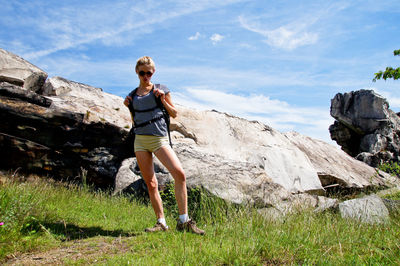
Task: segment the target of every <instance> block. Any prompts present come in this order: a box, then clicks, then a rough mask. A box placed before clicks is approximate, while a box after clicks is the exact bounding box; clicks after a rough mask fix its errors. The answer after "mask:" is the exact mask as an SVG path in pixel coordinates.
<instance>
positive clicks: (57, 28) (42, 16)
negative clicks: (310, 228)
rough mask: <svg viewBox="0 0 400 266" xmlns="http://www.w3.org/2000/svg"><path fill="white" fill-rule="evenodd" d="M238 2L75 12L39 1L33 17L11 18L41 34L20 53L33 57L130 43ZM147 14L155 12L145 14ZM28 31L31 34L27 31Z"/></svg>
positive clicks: (197, 0) (124, 4) (91, 7)
mask: <svg viewBox="0 0 400 266" xmlns="http://www.w3.org/2000/svg"><path fill="white" fill-rule="evenodd" d="M240 1H243V0H231V1H224V2H218V1H209V0H193V1H180V0H177V1H172V2H170V1H168V2H159V1H152V0H149V1H146V2H145V3H141V2H140V3H139V4H137V6H133V4H132V3H131V2H129V1H121V2H117V3H112V4H110V3H96V4H92V3H83V4H82V5H81V6H80V9H81V11H82V12H76V11H77V10H76V8H74V7H69V6H68V5H67V6H65V5H60V6H46V7H45V8H43V7H42V5H43V4H42V3H41V2H40V1H38V3H35V4H31V5H33V7H34V8H32V10H34V9H38V12H36V14H35V16H25V14H24V13H21V14H20V15H19V16H21V18H20V19H19V18H18V17H17V18H14V19H13V21H17V23H18V25H19V27H20V28H29V27H34V28H35V29H34V30H32V32H35V35H36V36H37V35H40V36H44V38H42V40H41V42H37V43H36V47H32V48H31V49H29V50H25V51H23V52H21V55H22V56H23V57H24V58H26V59H28V60H32V59H36V58H40V57H43V56H47V55H49V54H53V53H55V52H58V51H63V50H68V49H72V48H77V47H82V46H85V45H87V44H90V43H94V42H101V43H103V44H104V45H107V46H110V45H118V46H123V45H130V44H131V43H132V41H133V40H134V39H135V38H139V37H140V36H141V35H143V34H148V33H151V32H153V30H154V28H155V26H156V25H157V24H160V23H164V22H166V21H169V20H173V19H176V18H179V17H182V16H185V15H189V14H192V13H194V12H201V11H204V10H207V9H214V8H220V7H223V6H226V5H230V4H232V3H236V2H240ZM40 8H43V9H40ZM166 10H168V11H166ZM44 11H45V12H44ZM109 14H118V16H109ZM148 14H157V15H152V16H148ZM29 15H31V14H29ZM4 19H5V18H4ZM27 34H28V35H29V34H30V33H29V32H27ZM24 37H26V36H24ZM194 37H196V35H195V36H194ZM198 37H199V36H198ZM221 37H222V36H221V35H215V39H214V40H213V41H214V42H218V41H220V40H221Z"/></svg>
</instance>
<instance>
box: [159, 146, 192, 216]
mask: <svg viewBox="0 0 400 266" xmlns="http://www.w3.org/2000/svg"><path fill="white" fill-rule="evenodd" d="M154 154H155V155H156V156H157V158H158V159H159V160H160V162H161V163H162V164H163V165H164V166H165V167H166V168H167V169H168V171H169V172H170V173H171V175H172V177H173V178H174V180H175V198H176V202H177V203H178V211H179V214H187V213H188V207H187V189H186V176H185V172H184V171H183V168H182V165H181V162H180V161H179V159H178V157H177V156H176V154H175V152H174V151H173V150H172V149H171V147H170V146H163V147H161V148H160V149H158V150H157V151H156V152H155V153H154Z"/></svg>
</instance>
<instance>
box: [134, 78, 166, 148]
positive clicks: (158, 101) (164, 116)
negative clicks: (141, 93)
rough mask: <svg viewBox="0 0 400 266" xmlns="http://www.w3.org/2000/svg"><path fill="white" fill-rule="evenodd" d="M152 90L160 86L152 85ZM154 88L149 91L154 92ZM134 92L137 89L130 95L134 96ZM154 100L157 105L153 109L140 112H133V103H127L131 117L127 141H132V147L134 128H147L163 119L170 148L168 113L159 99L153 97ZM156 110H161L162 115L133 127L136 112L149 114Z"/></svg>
mask: <svg viewBox="0 0 400 266" xmlns="http://www.w3.org/2000/svg"><path fill="white" fill-rule="evenodd" d="M154 88H156V89H160V88H161V84H154ZM154 88H153V89H151V90H154ZM136 90H137V88H136V89H134V90H133V91H132V93H131V94H132V95H135V94H136ZM132 100H133V97H132ZM155 100H156V103H157V105H156V106H155V107H153V108H150V109H146V110H140V111H139V110H135V109H134V108H133V101H129V105H128V108H129V111H130V112H131V116H132V128H131V130H130V131H129V137H128V139H129V141H132V145H133V143H134V141H135V129H136V128H139V127H144V126H147V125H149V124H151V123H154V122H155V121H157V120H160V119H162V118H164V120H165V123H166V124H167V131H168V139H169V145H170V146H171V147H172V141H171V133H170V129H169V126H170V116H169V113H168V111H167V109H165V107H164V105H163V103H162V102H161V99H160V97H155ZM156 108H160V109H161V111H162V113H163V114H162V115H161V116H156V117H154V118H153V119H151V120H149V121H146V122H143V123H140V124H138V125H135V124H134V122H133V121H134V119H133V118H134V117H135V113H136V112H149V111H153V110H154V109H156Z"/></svg>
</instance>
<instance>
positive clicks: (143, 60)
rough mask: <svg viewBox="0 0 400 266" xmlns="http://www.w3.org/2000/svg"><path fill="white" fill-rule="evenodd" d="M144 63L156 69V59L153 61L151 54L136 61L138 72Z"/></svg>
mask: <svg viewBox="0 0 400 266" xmlns="http://www.w3.org/2000/svg"><path fill="white" fill-rule="evenodd" d="M143 65H148V66H151V67H152V68H153V70H156V65H155V64H154V61H153V59H151V57H150V56H143V57H141V58H139V59H138V60H137V62H136V67H135V71H136V72H138V70H139V67H140V66H143Z"/></svg>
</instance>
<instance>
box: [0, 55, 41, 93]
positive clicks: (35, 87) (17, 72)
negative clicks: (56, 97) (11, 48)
mask: <svg viewBox="0 0 400 266" xmlns="http://www.w3.org/2000/svg"><path fill="white" fill-rule="evenodd" d="M46 78H47V73H46V72H44V71H43V70H41V69H40V68H38V67H36V66H34V65H32V64H31V63H29V62H28V61H26V60H24V59H23V58H21V57H19V56H17V55H15V54H13V53H10V52H8V51H6V50H3V49H1V48H0V82H8V83H11V84H14V85H18V86H21V87H23V88H24V89H26V90H31V91H34V92H39V91H40V90H41V89H42V87H43V84H44V82H45V80H46Z"/></svg>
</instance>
